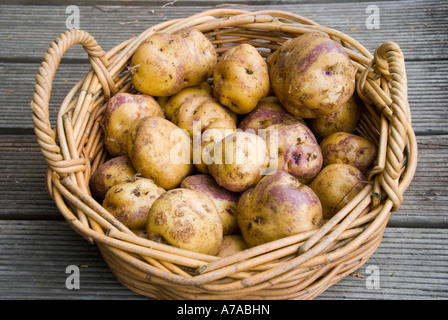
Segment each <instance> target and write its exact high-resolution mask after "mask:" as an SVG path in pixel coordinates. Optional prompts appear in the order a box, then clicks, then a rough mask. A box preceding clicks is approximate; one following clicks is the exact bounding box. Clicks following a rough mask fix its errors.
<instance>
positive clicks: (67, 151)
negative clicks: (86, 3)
mask: <svg viewBox="0 0 448 320" xmlns="http://www.w3.org/2000/svg"><path fill="white" fill-rule="evenodd" d="M186 27H194V28H197V29H199V30H200V31H202V32H203V33H204V34H205V35H206V36H207V37H208V38H209V39H211V41H212V43H214V44H215V46H216V50H217V53H218V55H220V54H222V53H223V52H225V51H226V50H228V49H229V48H230V47H231V46H233V45H235V44H237V43H243V42H246V43H250V44H254V45H256V46H259V47H263V46H265V47H264V49H266V50H261V53H262V54H263V55H264V56H267V55H269V54H271V53H272V52H273V51H275V48H278V46H279V45H280V44H281V43H282V42H284V41H285V40H286V39H288V38H291V37H295V36H298V35H300V34H303V33H306V32H316V31H317V32H324V33H326V34H328V35H329V36H330V37H331V38H332V39H334V40H336V41H339V42H340V43H341V44H342V45H343V46H344V49H345V50H346V51H347V53H348V55H349V56H350V58H351V59H352V62H353V64H354V65H355V66H356V67H357V68H358V73H357V79H356V84H357V86H356V92H357V94H358V96H359V97H360V98H361V100H362V103H363V118H362V119H361V121H362V124H361V126H360V129H359V130H361V131H360V134H362V135H365V136H368V137H371V138H373V139H375V141H377V143H378V148H379V152H378V157H377V161H376V166H375V167H374V169H373V170H372V172H371V174H370V176H369V178H368V180H369V182H370V183H369V184H367V185H366V187H365V188H364V189H363V190H362V191H361V192H360V193H359V194H358V195H357V196H356V197H355V198H354V199H353V200H352V201H351V202H350V203H349V204H348V205H346V206H345V207H344V208H343V209H341V210H340V211H339V212H338V213H337V214H336V215H335V216H334V217H333V218H331V219H330V220H329V221H327V222H326V223H325V224H324V226H323V227H322V228H320V229H318V230H316V231H312V232H307V233H303V234H298V235H294V236H290V237H287V238H283V239H279V240H276V241H273V242H270V243H267V244H264V245H260V246H257V247H253V248H250V249H248V250H245V251H244V252H241V253H238V254H234V255H232V256H230V257H225V258H218V257H215V256H210V255H205V254H199V253H194V252H190V251H187V250H184V249H178V248H175V247H172V246H169V245H166V244H160V243H156V242H153V241H151V240H148V239H144V238H141V237H139V236H137V235H135V234H134V233H133V232H131V231H130V230H129V229H127V228H126V227H125V226H124V225H123V224H121V223H120V222H119V221H118V220H116V219H115V218H114V217H113V216H112V215H111V214H110V213H109V212H107V210H105V209H104V208H103V207H102V206H101V205H100V204H99V203H98V202H97V201H96V200H95V199H94V198H93V197H92V196H91V195H90V193H89V189H88V181H89V178H90V175H91V173H92V172H93V171H94V170H95V168H97V167H98V166H99V165H100V164H101V163H103V162H104V161H105V159H106V157H107V152H106V151H105V150H104V143H103V142H102V141H101V124H100V120H101V117H102V111H103V110H104V106H105V103H106V102H107V100H108V99H109V98H110V97H111V96H113V95H114V94H116V93H117V92H132V90H133V88H132V85H131V83H130V81H129V78H130V76H131V72H130V70H129V68H128V61H129V60H130V58H131V56H132V54H133V52H134V51H135V50H136V48H137V47H138V45H139V44H140V43H141V42H142V41H143V40H144V39H146V38H147V37H148V36H149V35H151V34H153V33H154V32H157V31H166V32H176V31H177V30H180V29H182V28H186ZM260 40H261V41H260ZM78 43H79V44H81V45H82V46H83V47H84V50H85V51H86V52H87V54H88V55H89V60H90V63H91V65H92V69H91V70H90V71H89V72H88V73H87V74H86V76H85V77H84V78H82V79H80V80H79V82H78V83H77V84H76V85H75V86H74V87H73V88H72V89H71V90H70V91H69V92H68V93H67V95H66V97H65V99H64V101H63V103H62V104H61V106H60V109H59V112H58V117H57V123H56V126H55V127H52V125H51V123H50V120H49V100H50V94H51V89H52V88H51V83H52V80H53V77H54V75H55V73H56V70H57V67H58V65H59V62H60V60H61V58H62V56H63V54H64V53H65V52H66V50H68V48H70V47H71V46H72V45H75V44H78ZM31 107H32V110H33V114H32V117H33V123H34V129H35V134H36V136H37V140H38V143H39V146H40V149H41V152H42V154H43V156H44V158H45V159H46V162H47V166H48V171H47V188H48V192H49V194H50V195H51V197H52V198H53V200H54V201H55V203H56V205H57V207H58V208H59V210H60V212H61V214H62V215H63V216H64V218H65V219H66V220H67V221H68V223H69V224H70V225H71V227H72V228H73V229H74V230H75V231H76V232H78V233H79V234H80V235H82V236H83V237H85V238H86V239H87V240H88V241H90V242H92V243H96V244H97V245H98V247H99V249H100V251H101V253H102V255H103V257H104V259H105V260H106V262H107V263H108V265H109V266H110V268H111V271H112V272H113V273H114V274H115V275H116V277H117V279H118V280H119V281H120V282H121V283H122V284H123V285H124V286H126V287H128V288H129V289H131V290H133V291H135V292H137V293H139V294H142V295H145V296H148V297H152V298H156V299H185V298H186V299H228V298H229V299H235V298H244V299H249V298H250V299H311V298H314V297H316V296H318V295H319V294H321V293H322V292H323V291H325V290H326V289H327V288H328V287H330V286H332V285H333V284H335V283H337V282H338V281H340V280H341V279H343V278H344V277H345V276H347V275H348V274H350V273H352V272H353V271H355V270H357V269H359V268H360V267H361V266H362V265H363V264H364V263H365V262H366V261H367V260H368V259H369V257H370V256H371V255H372V254H373V253H374V252H375V251H376V249H377V247H378V246H379V244H380V242H381V239H382V235H383V232H384V229H385V228H386V225H387V221H388V219H389V216H390V214H391V213H392V212H394V211H396V210H398V209H399V207H400V205H401V204H402V202H403V194H404V192H405V191H406V189H407V188H408V186H409V185H410V183H411V181H412V178H413V176H414V173H415V170H416V166H417V143H416V139H415V134H414V132H413V129H412V125H411V113H410V108H409V103H408V100H407V78H406V69H405V64H404V57H403V53H402V52H401V49H400V47H399V46H398V45H397V44H396V43H394V42H385V43H383V44H381V45H380V46H379V47H378V48H377V49H376V50H375V53H374V54H373V55H372V54H371V53H370V52H369V51H368V50H367V49H365V48H364V46H362V44H360V43H359V42H357V41H356V40H355V39H353V38H352V37H350V36H348V35H346V34H344V33H342V32H340V31H337V30H335V29H331V28H327V27H323V26H320V25H318V24H317V23H315V22H313V21H312V20H309V19H306V18H304V17H301V16H299V15H296V14H293V13H290V12H286V11H280V10H262V11H246V10H239V9H225V8H220V9H213V10H207V11H203V12H200V13H198V14H195V15H192V16H190V17H186V18H183V19H175V20H169V21H164V22H162V23H159V24H157V25H155V26H152V27H150V28H148V29H147V30H145V31H144V32H142V33H141V34H140V35H138V36H136V37H133V38H130V39H128V40H126V41H124V42H122V43H120V44H118V45H117V46H116V47H114V48H112V49H111V50H109V51H108V52H105V51H103V50H102V48H101V47H100V46H99V45H98V43H97V42H96V41H95V40H94V39H93V37H92V36H91V35H90V34H88V33H87V32H85V31H81V30H76V29H74V30H69V31H67V32H65V33H63V34H61V35H60V36H59V37H58V38H57V39H56V40H55V41H54V43H53V44H52V45H51V46H50V48H49V50H48V52H47V54H46V55H45V56H44V61H43V62H42V65H41V67H40V69H39V72H38V74H37V76H36V86H35V93H34V99H33V102H32V104H31ZM382 194H383V195H384V197H383V198H382V197H381V195H382Z"/></svg>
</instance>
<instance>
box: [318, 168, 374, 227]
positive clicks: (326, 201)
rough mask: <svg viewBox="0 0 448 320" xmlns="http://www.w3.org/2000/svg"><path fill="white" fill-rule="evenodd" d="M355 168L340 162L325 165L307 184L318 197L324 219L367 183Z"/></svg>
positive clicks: (348, 200)
mask: <svg viewBox="0 0 448 320" xmlns="http://www.w3.org/2000/svg"><path fill="white" fill-rule="evenodd" d="M367 183H368V182H367V181H366V179H365V177H364V175H363V174H362V172H361V171H359V170H358V169H357V168H355V167H353V166H351V165H349V164H342V163H334V164H330V165H328V166H326V167H325V168H323V169H322V171H321V172H320V173H319V174H318V175H317V177H316V178H314V180H313V181H311V183H310V184H309V186H310V188H311V189H312V190H313V191H314V192H315V193H316V195H317V196H318V197H319V199H320V202H321V204H322V211H323V214H324V218H325V219H330V218H331V217H333V216H334V215H335V214H336V213H338V212H339V210H341V209H342V208H343V207H344V206H345V205H346V204H347V203H349V202H350V201H351V200H352V199H353V198H354V197H355V196H356V195H357V194H358V193H359V192H360V191H361V190H362V189H363V188H364V187H365V186H366V184H367Z"/></svg>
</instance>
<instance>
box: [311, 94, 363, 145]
mask: <svg viewBox="0 0 448 320" xmlns="http://www.w3.org/2000/svg"><path fill="white" fill-rule="evenodd" d="M358 118H359V108H358V104H357V102H356V98H355V96H352V97H351V98H350V99H348V100H347V102H345V103H344V104H343V105H342V106H341V107H340V108H339V109H338V110H336V111H335V112H333V113H331V114H329V115H328V116H322V117H318V118H313V119H308V126H309V128H310V129H311V130H312V131H313V133H314V136H315V137H316V139H317V141H322V139H323V138H325V137H326V136H329V135H330V134H332V133H335V132H341V131H342V132H348V133H353V132H354V131H355V129H356V125H357V123H358Z"/></svg>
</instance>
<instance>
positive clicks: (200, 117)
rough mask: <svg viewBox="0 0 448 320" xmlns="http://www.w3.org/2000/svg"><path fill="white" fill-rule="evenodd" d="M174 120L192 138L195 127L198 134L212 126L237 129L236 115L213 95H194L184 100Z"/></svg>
mask: <svg viewBox="0 0 448 320" xmlns="http://www.w3.org/2000/svg"><path fill="white" fill-rule="evenodd" d="M172 122H173V123H174V124H175V125H176V126H178V127H179V128H181V129H185V130H186V131H187V132H188V133H189V134H190V137H191V138H192V139H193V134H194V130H195V129H196V134H198V133H199V134H201V133H203V132H204V131H205V130H207V129H212V128H226V129H231V130H235V129H236V121H235V117H233V116H232V114H231V112H230V111H229V110H228V109H227V108H226V107H224V106H222V105H221V104H220V103H219V102H218V101H217V100H216V99H214V98H212V97H192V98H190V99H188V100H186V101H184V102H183V103H182V104H181V105H180V106H179V109H178V110H177V111H176V113H175V114H174V117H173V119H172ZM195 124H196V125H197V127H196V128H195V127H194V125H195Z"/></svg>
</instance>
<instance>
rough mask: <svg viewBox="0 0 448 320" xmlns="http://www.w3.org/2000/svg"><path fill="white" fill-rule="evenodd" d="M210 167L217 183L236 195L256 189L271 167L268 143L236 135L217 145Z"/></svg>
mask: <svg viewBox="0 0 448 320" xmlns="http://www.w3.org/2000/svg"><path fill="white" fill-rule="evenodd" d="M211 156H212V158H213V162H212V163H211V164H210V165H209V166H208V168H209V171H210V174H211V175H212V176H213V177H214V178H215V180H216V182H217V183H218V184H219V185H220V186H222V187H224V188H226V189H227V190H230V191H233V192H242V191H245V190H247V189H249V188H251V187H253V186H254V185H255V184H256V183H257V182H258V181H260V179H261V178H262V176H263V174H264V170H265V169H266V168H267V166H268V165H269V157H268V151H267V148H266V142H265V141H264V140H263V139H262V138H261V137H260V136H258V135H256V134H253V133H248V132H243V131H236V132H234V133H232V134H230V135H228V136H226V137H225V138H224V139H222V140H220V141H219V142H217V143H216V144H215V145H214V149H213V150H212V151H211Z"/></svg>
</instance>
